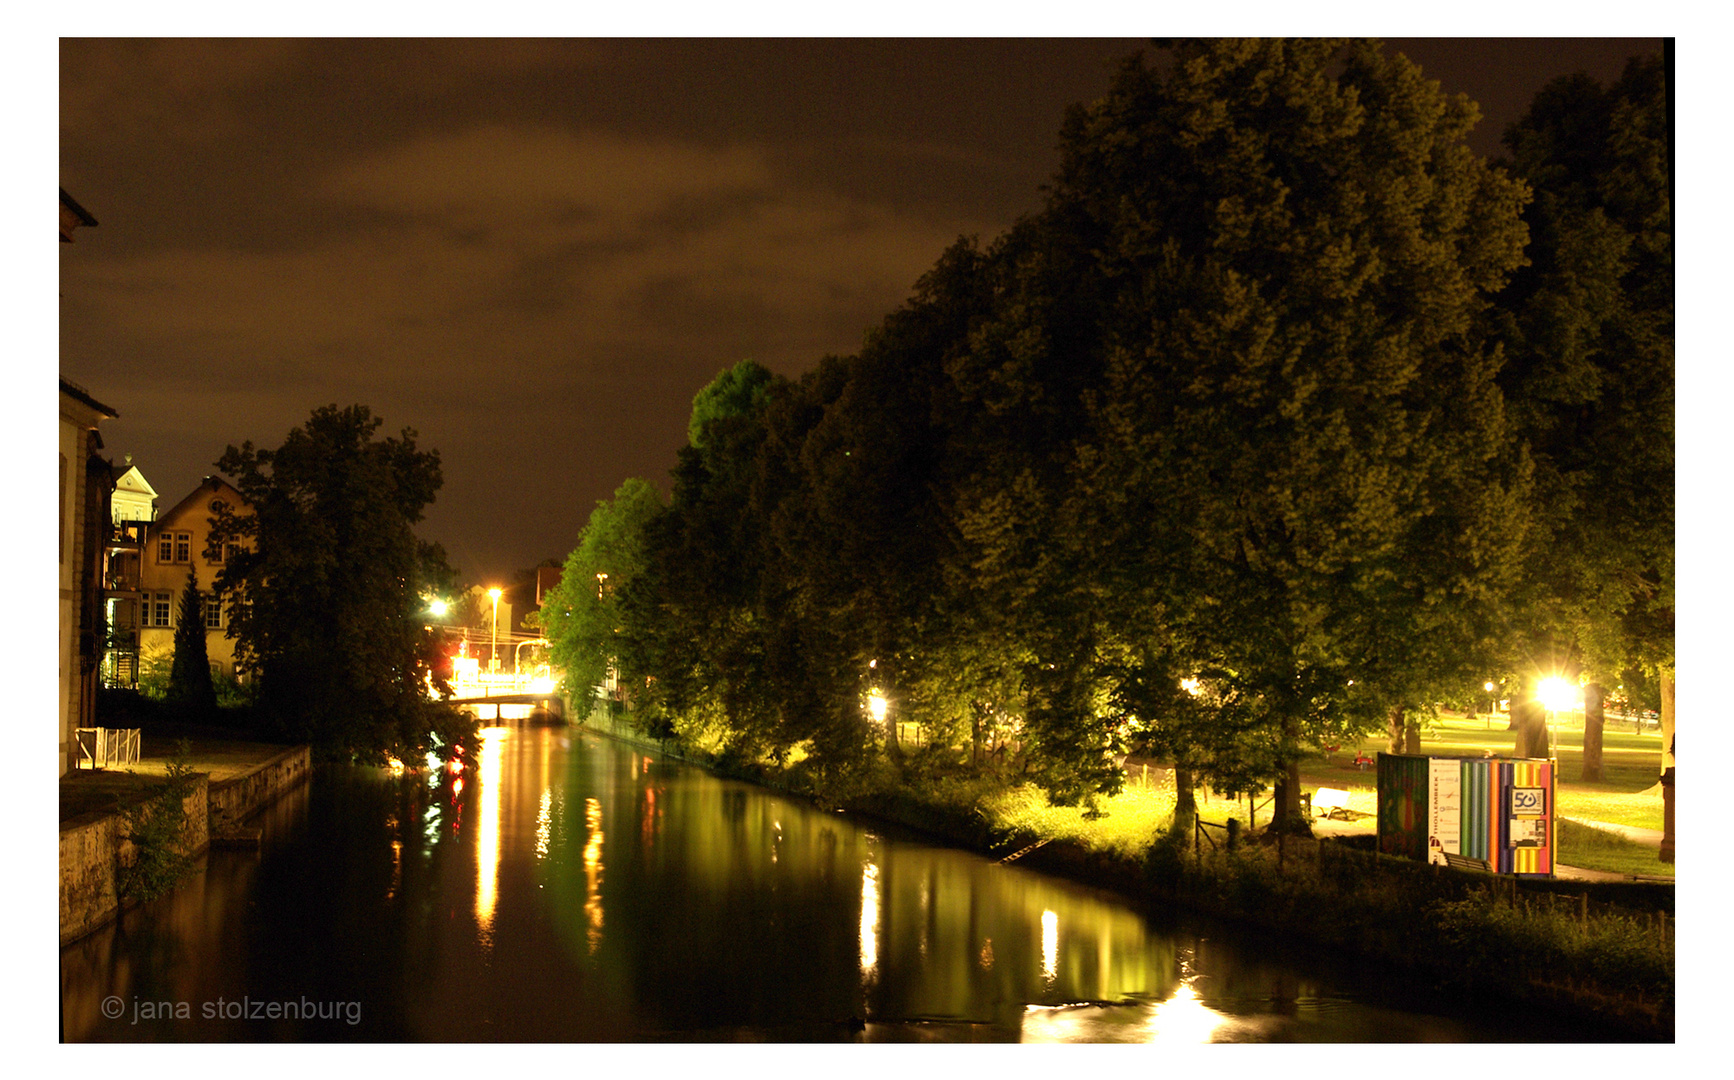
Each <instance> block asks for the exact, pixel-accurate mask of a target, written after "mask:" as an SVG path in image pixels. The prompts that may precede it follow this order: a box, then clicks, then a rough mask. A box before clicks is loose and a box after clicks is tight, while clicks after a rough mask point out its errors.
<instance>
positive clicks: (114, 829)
mask: <svg viewBox="0 0 1734 1080" xmlns="http://www.w3.org/2000/svg"><path fill="white" fill-rule="evenodd" d="M181 809H182V811H183V812H184V813H185V815H186V831H185V832H184V833H183V834H182V842H181V847H182V850H183V851H187V852H189V853H191V854H194V855H196V854H198V853H199V852H201V851H204V850H205V849H206V848H207V847H209V846H210V803H209V785H208V784H207V782H206V778H205V777H203V776H201V777H198V778H197V779H196V780H194V781H193V790H192V791H191V792H189V793H188V795H187V797H186V799H185V801H183V802H182V804H181ZM125 832H126V822H125V819H124V818H123V817H122V816H121V815H120V814H100V815H87V816H85V817H82V818H77V819H75V820H73V821H71V822H68V823H67V824H65V825H62V826H61V827H60V944H62V945H66V944H68V943H69V942H72V941H76V940H78V939H79V938H81V937H83V936H84V935H86V934H88V933H90V932H91V931H92V930H95V929H96V928H97V927H99V926H102V925H104V924H105V923H107V922H108V921H109V920H111V919H113V918H114V917H115V915H116V913H117V912H118V911H119V910H120V904H119V900H118V898H117V896H116V895H115V871H116V869H117V868H119V867H120V866H122V865H124V864H128V863H130V862H131V861H132V858H133V850H132V841H130V840H127V839H125Z"/></svg>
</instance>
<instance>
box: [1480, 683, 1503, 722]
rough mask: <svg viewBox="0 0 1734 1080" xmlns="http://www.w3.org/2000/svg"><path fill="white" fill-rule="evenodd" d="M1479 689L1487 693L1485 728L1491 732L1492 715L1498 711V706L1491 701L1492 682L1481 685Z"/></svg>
mask: <svg viewBox="0 0 1734 1080" xmlns="http://www.w3.org/2000/svg"><path fill="white" fill-rule="evenodd" d="M1481 689H1483V690H1485V691H1487V728H1488V730H1490V731H1491V730H1492V729H1493V714H1494V713H1496V712H1498V711H1499V708H1498V705H1497V703H1496V702H1495V701H1494V699H1493V680H1492V679H1489V680H1487V681H1486V682H1484V683H1482V684H1481Z"/></svg>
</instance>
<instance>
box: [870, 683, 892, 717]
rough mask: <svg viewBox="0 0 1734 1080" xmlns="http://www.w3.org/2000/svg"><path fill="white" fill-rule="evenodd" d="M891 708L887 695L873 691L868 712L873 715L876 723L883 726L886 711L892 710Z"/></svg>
mask: <svg viewBox="0 0 1734 1080" xmlns="http://www.w3.org/2000/svg"><path fill="white" fill-rule="evenodd" d="M890 706H891V703H890V702H888V701H886V700H885V695H883V694H881V693H880V692H879V691H877V690H873V691H870V692H869V693H868V695H867V711H868V712H870V713H872V714H873V722H874V723H876V724H882V723H884V722H885V710H886V709H888V708H890Z"/></svg>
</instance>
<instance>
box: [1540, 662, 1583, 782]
mask: <svg viewBox="0 0 1734 1080" xmlns="http://www.w3.org/2000/svg"><path fill="white" fill-rule="evenodd" d="M1537 689H1538V694H1537V696H1538V697H1540V698H1541V704H1542V707H1543V708H1545V709H1547V711H1548V713H1549V714H1550V715H1549V718H1548V720H1549V722H1548V725H1547V728H1548V730H1547V735H1548V755H1547V756H1548V758H1549V759H1550V760H1554V761H1557V760H1558V759H1559V729H1558V726H1557V725H1558V718H1559V712H1560V710H1561V709H1568V708H1570V707H1571V705H1572V703H1573V701H1575V700H1576V698H1577V687H1576V686H1574V685H1572V684H1571V683H1569V682H1567V681H1566V680H1564V679H1562V678H1560V677H1559V676H1558V675H1550V676H1548V677H1547V678H1545V679H1543V680H1541V686H1540V687H1538V688H1537Z"/></svg>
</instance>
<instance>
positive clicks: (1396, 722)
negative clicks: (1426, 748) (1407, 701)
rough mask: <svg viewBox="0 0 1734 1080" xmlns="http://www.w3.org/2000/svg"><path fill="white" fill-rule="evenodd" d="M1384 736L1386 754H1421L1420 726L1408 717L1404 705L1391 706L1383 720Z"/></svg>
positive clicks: (1407, 709)
mask: <svg viewBox="0 0 1734 1080" xmlns="http://www.w3.org/2000/svg"><path fill="white" fill-rule="evenodd" d="M1385 723H1386V735H1387V736H1389V738H1388V739H1387V741H1386V743H1385V752H1386V753H1388V754H1419V753H1420V752H1421V725H1420V724H1417V723H1416V722H1415V721H1414V719H1413V718H1412V717H1411V716H1410V715H1409V708H1408V706H1406V705H1393V706H1391V711H1390V713H1389V715H1387V716H1386V718H1385Z"/></svg>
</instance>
